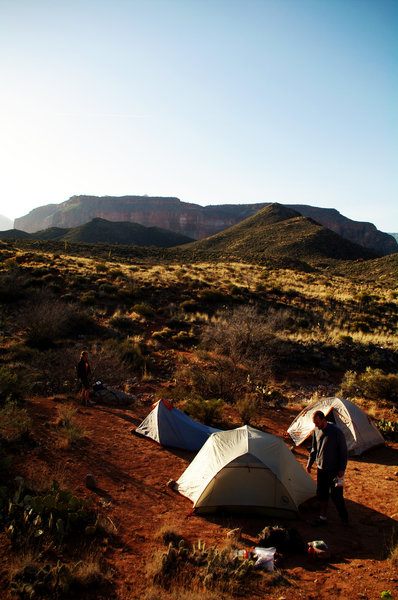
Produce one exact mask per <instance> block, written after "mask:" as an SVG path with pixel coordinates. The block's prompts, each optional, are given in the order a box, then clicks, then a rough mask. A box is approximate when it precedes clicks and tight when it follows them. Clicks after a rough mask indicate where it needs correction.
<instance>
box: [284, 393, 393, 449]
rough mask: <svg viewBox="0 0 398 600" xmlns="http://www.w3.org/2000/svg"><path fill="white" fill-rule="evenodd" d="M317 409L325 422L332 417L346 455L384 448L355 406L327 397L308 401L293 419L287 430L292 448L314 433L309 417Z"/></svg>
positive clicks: (381, 440) (375, 432)
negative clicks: (324, 418) (342, 439)
mask: <svg viewBox="0 0 398 600" xmlns="http://www.w3.org/2000/svg"><path fill="white" fill-rule="evenodd" d="M317 410H321V411H322V412H323V413H324V414H325V415H326V417H327V418H328V417H329V418H328V420H329V421H330V420H331V417H333V420H334V421H335V423H336V425H338V427H340V429H341V430H342V431H343V433H344V436H345V439H346V442H347V448H348V452H349V454H351V455H354V456H358V455H360V454H362V453H363V452H365V450H369V449H370V448H374V447H376V446H382V445H384V443H385V442H384V438H383V436H382V435H381V433H380V431H379V430H378V429H377V428H376V427H375V426H374V425H373V423H372V422H371V420H370V418H369V417H368V416H367V415H366V414H365V413H364V412H363V410H361V409H360V408H359V406H357V405H356V404H354V403H353V402H350V401H349V400H344V399H343V398H335V397H331V398H321V399H320V400H315V401H314V402H311V404H309V405H308V406H307V407H306V408H304V410H302V411H301V413H300V414H299V415H297V417H296V418H295V419H294V421H293V423H292V424H291V425H290V427H289V429H288V430H287V431H288V433H289V435H290V437H291V438H292V440H293V442H294V444H295V445H296V446H299V445H300V444H302V443H303V442H304V441H305V440H306V439H307V438H308V437H309V436H310V435H311V434H312V432H313V430H314V423H313V421H312V416H313V414H314V413H315V411H317Z"/></svg>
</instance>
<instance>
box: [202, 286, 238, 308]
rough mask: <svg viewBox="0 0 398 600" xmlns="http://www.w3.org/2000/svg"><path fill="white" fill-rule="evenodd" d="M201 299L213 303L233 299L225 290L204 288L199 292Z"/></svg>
mask: <svg viewBox="0 0 398 600" xmlns="http://www.w3.org/2000/svg"><path fill="white" fill-rule="evenodd" d="M199 300H200V301H201V302H208V303H211V304H222V303H225V302H230V301H231V296H230V295H229V294H226V293H225V292H220V291H219V290H211V289H210V290H203V291H202V292H200V294H199Z"/></svg>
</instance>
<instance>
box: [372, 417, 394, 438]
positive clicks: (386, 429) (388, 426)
mask: <svg viewBox="0 0 398 600" xmlns="http://www.w3.org/2000/svg"><path fill="white" fill-rule="evenodd" d="M376 427H377V429H378V430H379V431H380V433H381V434H382V435H383V437H385V438H386V439H387V440H391V441H393V442H396V441H398V421H388V420H387V419H380V421H377V423H376Z"/></svg>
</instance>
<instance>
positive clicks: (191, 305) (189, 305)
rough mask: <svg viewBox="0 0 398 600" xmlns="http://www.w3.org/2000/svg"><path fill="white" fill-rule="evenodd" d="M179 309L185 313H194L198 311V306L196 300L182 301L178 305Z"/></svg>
mask: <svg viewBox="0 0 398 600" xmlns="http://www.w3.org/2000/svg"><path fill="white" fill-rule="evenodd" d="M180 308H181V310H183V311H185V312H187V313H194V312H196V311H198V310H199V308H200V305H199V303H198V302H197V301H196V300H184V301H183V302H181V303H180Z"/></svg>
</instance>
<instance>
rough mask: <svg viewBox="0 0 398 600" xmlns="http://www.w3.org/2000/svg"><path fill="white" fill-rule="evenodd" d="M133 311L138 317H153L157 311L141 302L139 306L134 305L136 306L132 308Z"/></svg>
mask: <svg viewBox="0 0 398 600" xmlns="http://www.w3.org/2000/svg"><path fill="white" fill-rule="evenodd" d="M132 310H133V311H134V312H136V313H137V314H138V315H141V316H142V317H153V315H154V314H155V311H154V310H153V308H152V307H151V306H149V304H146V303H145V302H141V303H139V304H134V306H133V307H132Z"/></svg>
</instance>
